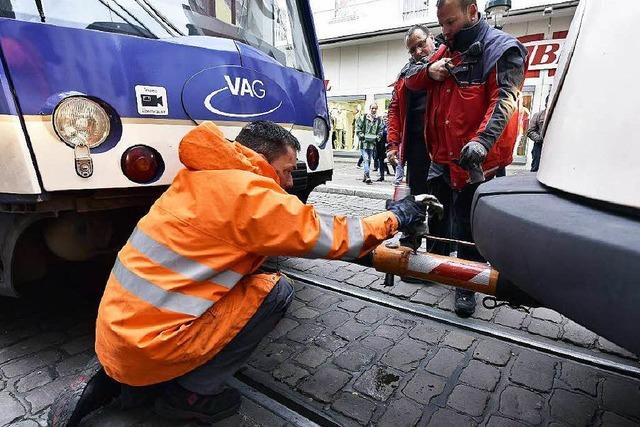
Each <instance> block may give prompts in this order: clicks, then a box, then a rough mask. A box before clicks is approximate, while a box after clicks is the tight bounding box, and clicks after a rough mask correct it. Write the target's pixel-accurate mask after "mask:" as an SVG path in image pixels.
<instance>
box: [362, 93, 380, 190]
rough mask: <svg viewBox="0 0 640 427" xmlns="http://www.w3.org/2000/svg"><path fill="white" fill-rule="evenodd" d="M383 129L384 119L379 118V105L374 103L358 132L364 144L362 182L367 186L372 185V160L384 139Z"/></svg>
mask: <svg viewBox="0 0 640 427" xmlns="http://www.w3.org/2000/svg"><path fill="white" fill-rule="evenodd" d="M382 128H383V124H382V118H381V117H380V116H378V104H376V103H373V104H371V106H369V114H367V115H366V116H365V117H364V118H363V120H362V122H361V123H360V128H359V130H358V136H359V138H360V143H361V144H362V150H361V153H362V158H363V161H364V177H363V178H362V182H364V183H366V184H371V177H370V175H369V174H370V168H371V160H372V158H373V152H374V150H375V148H376V144H377V143H378V142H379V141H380V139H381V138H382Z"/></svg>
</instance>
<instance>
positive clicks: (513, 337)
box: [271, 266, 640, 379]
mask: <svg viewBox="0 0 640 427" xmlns="http://www.w3.org/2000/svg"><path fill="white" fill-rule="evenodd" d="M271 268H272V269H274V270H275V268H274V267H273V266H271ZM279 271H280V272H282V273H284V274H285V275H287V276H288V277H290V278H291V279H294V280H296V281H299V282H301V283H303V284H305V285H309V286H313V287H316V288H321V289H325V290H329V291H333V292H336V293H338V294H342V295H346V296H350V297H354V298H358V299H360V300H363V301H367V302H369V303H373V304H376V305H379V306H383V307H387V308H392V309H395V310H398V311H400V312H404V313H408V314H412V315H415V316H419V317H422V318H426V319H430V320H434V321H437V322H439V323H443V324H446V325H450V326H454V327H457V328H460V329H464V330H468V331H471V332H475V333H477V334H480V335H484V336H487V337H491V338H496V339H499V340H502V341H506V342H509V343H513V344H516V345H520V346H523V347H526V348H529V349H533V350H537V351H540V352H542V353H545V354H548V355H553V356H557V357H561V358H565V359H569V360H573V361H575V362H579V363H583V364H586V365H589V366H593V367H596V368H599V369H602V370H604V371H608V372H611V373H617V374H622V375H626V376H628V377H632V378H636V379H640V366H638V365H637V364H632V363H624V362H620V361H617V360H612V359H610V358H607V357H603V356H599V355H597V354H593V353H592V352H589V351H588V350H585V351H581V350H578V349H575V348H571V347H570V346H569V345H562V344H558V343H553V342H548V341H544V340H542V339H536V338H534V337H531V336H528V335H527V334H524V333H518V332H514V331H512V330H510V329H508V328H505V327H502V326H500V325H496V324H492V323H486V322H482V321H479V320H476V319H473V318H468V319H462V318H459V317H457V316H456V315H455V314H449V313H448V312H443V311H442V310H438V309H435V308H432V307H426V306H423V305H419V304H416V303H412V302H410V301H404V300H400V299H398V298H395V297H391V296H388V295H384V294H380V293H379V292H376V291H371V290H368V289H361V288H354V287H350V286H344V285H342V286H341V285H340V284H338V283H337V282H335V283H334V282H333V281H331V280H321V279H319V278H317V277H314V276H311V275H308V274H305V273H302V272H298V271H294V270H290V269H286V268H280V269H279Z"/></svg>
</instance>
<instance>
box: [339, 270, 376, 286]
mask: <svg viewBox="0 0 640 427" xmlns="http://www.w3.org/2000/svg"><path fill="white" fill-rule="evenodd" d="M379 278H380V276H378V275H374V274H367V273H359V274H356V275H355V276H353V277H350V278H349V279H347V280H346V283H348V284H350V285H353V286H357V287H359V288H366V287H367V286H370V285H371V284H372V283H373V282H375V281H376V280H378V279H379Z"/></svg>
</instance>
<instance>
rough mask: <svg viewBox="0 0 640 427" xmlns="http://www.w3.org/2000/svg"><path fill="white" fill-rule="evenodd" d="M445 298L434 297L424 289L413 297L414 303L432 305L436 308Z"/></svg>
mask: <svg viewBox="0 0 640 427" xmlns="http://www.w3.org/2000/svg"><path fill="white" fill-rule="evenodd" d="M443 298H444V297H442V296H437V295H433V294H432V293H430V292H427V291H425V290H424V289H419V290H418V292H416V293H415V294H414V295H413V296H412V297H411V301H412V302H417V303H419V304H424V305H431V306H434V305H436V304H438V303H439V302H440V301H441V300H442V299H443Z"/></svg>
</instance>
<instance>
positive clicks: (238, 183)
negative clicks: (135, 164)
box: [95, 121, 424, 422]
mask: <svg viewBox="0 0 640 427" xmlns="http://www.w3.org/2000/svg"><path fill="white" fill-rule="evenodd" d="M299 149H300V144H299V142H298V141H297V140H296V138H295V137H293V136H292V135H291V134H290V133H289V132H287V131H286V130H285V129H283V128H282V127H280V126H278V125H276V124H274V123H271V122H266V121H258V122H253V123H250V124H248V125H247V126H245V127H244V128H243V129H242V131H241V132H240V134H239V135H238V137H237V139H236V142H229V141H227V140H226V139H225V138H224V137H223V134H222V132H221V131H220V130H219V129H218V128H217V127H216V126H215V125H214V124H213V123H210V122H205V123H203V124H201V125H200V126H198V127H196V128H195V129H193V130H192V131H190V132H189V133H188V134H187V135H186V136H185V137H184V138H183V140H182V142H181V143H180V147H179V155H180V160H181V162H182V163H183V164H184V166H185V169H183V170H181V171H180V172H179V173H178V174H177V176H176V177H175V179H174V181H173V183H172V184H171V186H170V187H169V188H168V190H167V191H166V192H165V193H164V194H163V195H162V196H161V197H160V198H159V199H158V200H157V201H156V202H155V203H154V205H153V206H152V207H151V209H150V210H149V213H148V214H147V215H145V216H144V217H143V218H142V219H141V220H140V221H139V223H138V224H137V226H136V228H135V230H134V231H133V233H132V235H131V237H130V238H129V240H128V242H127V243H126V245H125V246H124V247H123V248H122V250H121V251H120V252H119V254H118V257H117V260H116V262H115V265H114V267H113V270H112V272H111V275H110V277H109V281H108V283H107V286H106V289H105V291H104V295H103V297H102V301H101V303H100V308H99V311H98V319H97V324H96V347H95V349H96V353H97V356H98V359H99V361H100V364H101V366H102V368H103V369H104V372H105V373H106V375H107V376H108V377H109V378H111V379H113V380H116V381H117V382H119V383H121V384H124V385H126V386H124V390H128V392H130V393H135V392H136V390H144V389H145V387H142V386H149V385H153V384H159V383H163V384H162V385H163V389H164V391H163V393H162V395H161V396H160V397H158V398H157V399H156V401H155V407H156V411H157V412H158V413H159V414H160V415H162V416H166V417H171V418H177V419H197V420H199V421H202V422H214V421H217V420H219V419H222V418H224V417H227V416H230V415H232V414H234V413H235V412H236V411H237V409H238V407H239V406H240V394H239V392H238V391H237V390H235V389H231V388H228V387H227V386H225V382H226V380H227V379H229V378H230V377H231V376H232V375H233V374H234V373H235V372H236V371H237V370H238V369H239V368H240V367H241V366H242V364H243V363H244V362H245V361H246V360H247V358H248V357H249V355H250V354H251V352H252V351H253V350H254V349H255V348H256V346H257V345H258V343H259V342H260V340H261V339H262V338H263V337H264V336H265V335H266V334H267V333H268V332H269V331H271V330H272V329H273V328H274V327H275V325H276V324H277V323H278V321H279V320H280V319H281V318H282V316H283V314H284V312H285V311H286V309H287V307H288V306H289V304H290V303H291V300H292V298H293V288H292V286H291V284H290V283H289V282H288V281H287V280H285V279H284V277H282V276H281V275H279V274H265V273H259V272H257V271H256V270H257V269H258V268H259V267H260V265H261V264H262V263H263V262H264V261H265V259H266V257H268V256H276V255H290V256H300V257H308V258H328V259H342V260H349V259H355V258H357V257H359V256H361V255H363V254H365V253H367V252H368V251H370V250H372V249H373V248H374V247H375V246H376V245H378V244H379V243H380V242H382V241H383V240H384V239H386V238H388V237H390V236H391V235H393V234H394V233H395V232H396V231H397V230H398V229H403V228H404V227H407V226H409V225H412V224H414V223H416V222H419V221H423V220H424V209H423V208H421V207H420V206H419V205H418V204H417V203H416V202H415V201H414V200H413V198H407V199H404V200H401V201H399V202H395V203H392V205H391V206H390V207H389V208H388V209H389V211H388V212H384V213H379V214H376V215H373V216H369V217H366V218H349V217H345V216H342V215H328V214H323V213H320V212H317V211H316V209H315V208H314V207H313V206H310V205H305V204H303V203H302V202H301V201H300V200H299V199H298V198H297V197H296V196H293V195H290V194H288V193H286V192H285V189H287V188H289V187H291V186H292V185H293V181H292V176H291V173H292V171H293V170H294V168H295V166H296V153H297V151H298V150H299Z"/></svg>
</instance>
